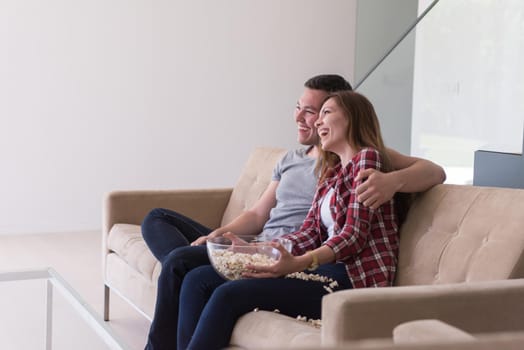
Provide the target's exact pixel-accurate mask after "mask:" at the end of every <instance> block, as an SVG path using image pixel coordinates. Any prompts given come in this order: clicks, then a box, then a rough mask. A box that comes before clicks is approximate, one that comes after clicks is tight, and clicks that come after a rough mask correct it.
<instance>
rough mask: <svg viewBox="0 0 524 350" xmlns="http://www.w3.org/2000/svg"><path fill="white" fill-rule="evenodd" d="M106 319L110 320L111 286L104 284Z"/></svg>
mask: <svg viewBox="0 0 524 350" xmlns="http://www.w3.org/2000/svg"><path fill="white" fill-rule="evenodd" d="M104 321H109V287H108V286H107V285H105V284H104Z"/></svg>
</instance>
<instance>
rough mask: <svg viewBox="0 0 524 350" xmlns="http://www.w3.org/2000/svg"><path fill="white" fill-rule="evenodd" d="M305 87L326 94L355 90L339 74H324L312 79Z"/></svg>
mask: <svg viewBox="0 0 524 350" xmlns="http://www.w3.org/2000/svg"><path fill="white" fill-rule="evenodd" d="M304 86H305V87H307V88H309V89H313V90H322V91H326V92H336V91H343V90H353V88H352V87H351V84H350V83H349V82H348V81H347V80H346V79H344V78H343V77H341V76H340V75H337V74H322V75H317V76H314V77H312V78H310V79H309V80H308V81H306V82H305V83H304Z"/></svg>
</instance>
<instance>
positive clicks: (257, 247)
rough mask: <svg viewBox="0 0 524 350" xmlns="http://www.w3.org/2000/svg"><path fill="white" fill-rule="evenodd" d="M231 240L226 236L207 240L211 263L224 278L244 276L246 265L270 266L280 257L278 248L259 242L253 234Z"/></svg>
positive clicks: (235, 278)
mask: <svg viewBox="0 0 524 350" xmlns="http://www.w3.org/2000/svg"><path fill="white" fill-rule="evenodd" d="M239 238H240V240H235V242H234V243H233V242H231V240H230V239H228V238H226V237H215V238H210V239H208V240H207V243H206V245H207V252H208V255H209V260H210V261H211V265H213V267H214V268H215V270H216V271H217V272H218V273H219V274H220V275H221V276H222V277H224V278H225V279H228V280H237V279H241V278H244V277H243V276H242V274H243V273H244V272H247V271H248V269H247V268H246V266H247V265H257V266H270V265H273V264H275V263H276V262H277V260H278V259H279V258H280V252H279V251H278V249H276V248H273V247H272V246H271V245H270V244H269V243H270V242H259V241H257V240H256V239H255V237H253V236H247V237H243V236H240V237H239Z"/></svg>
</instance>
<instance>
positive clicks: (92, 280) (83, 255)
mask: <svg viewBox="0 0 524 350" xmlns="http://www.w3.org/2000/svg"><path fill="white" fill-rule="evenodd" d="M101 259H102V258H101V235H100V233H99V232H80V233H77V232H75V233H53V234H35V235H0V271H2V272H3V271H20V270H27V269H42V268H46V267H52V268H53V269H55V270H56V271H57V272H58V273H59V274H60V275H61V276H62V277H63V278H64V279H65V280H66V281H67V282H68V283H69V284H70V285H71V286H72V287H73V288H74V289H75V290H76V291H77V292H78V293H79V294H80V295H81V297H82V298H83V299H84V301H86V302H87V304H89V305H90V306H91V307H92V308H93V309H94V310H95V311H96V312H97V313H99V314H100V315H102V311H103V282H102V267H101V261H102V260H101ZM0 298H1V296H0ZM110 318H111V320H110V321H109V322H108V324H109V325H110V326H111V327H112V328H113V330H114V332H115V333H116V334H117V335H118V336H119V337H120V338H121V339H122V340H123V341H124V342H125V343H126V344H127V345H128V346H129V348H130V349H132V350H135V349H143V348H144V344H145V339H146V336H147V331H148V329H149V321H147V320H146V319H145V318H144V317H143V316H142V315H140V314H139V313H138V312H137V311H136V310H134V309H133V308H132V307H131V306H129V304H127V303H126V302H124V301H123V300H122V299H120V298H119V297H118V296H117V295H115V294H111V309H110ZM24 336H27V334H26V333H24ZM3 345H5V344H3ZM0 348H4V347H3V346H2V344H1V340H0ZM93 349H96V347H93Z"/></svg>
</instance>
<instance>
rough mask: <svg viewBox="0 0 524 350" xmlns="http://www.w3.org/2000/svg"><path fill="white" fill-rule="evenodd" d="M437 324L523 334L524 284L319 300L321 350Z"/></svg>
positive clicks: (361, 292) (372, 292) (368, 292)
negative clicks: (402, 327)
mask: <svg viewBox="0 0 524 350" xmlns="http://www.w3.org/2000/svg"><path fill="white" fill-rule="evenodd" d="M428 318H429V319H438V320H441V321H443V322H446V323H448V324H450V325H452V326H455V327H458V328H460V329H462V330H464V331H466V332H469V333H473V334H474V333H485V332H500V331H517V330H522V329H524V279H515V280H501V281H486V282H468V283H458V284H443V285H425V286H404V287H385V288H363V289H354V290H345V291H339V292H335V293H333V294H329V295H327V296H325V297H324V298H323V300H322V345H329V346H333V345H337V344H340V343H342V342H345V341H351V340H359V339H367V338H391V336H392V332H393V329H394V328H395V327H396V326H397V325H399V324H401V323H404V322H408V321H413V320H418V319H428Z"/></svg>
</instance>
